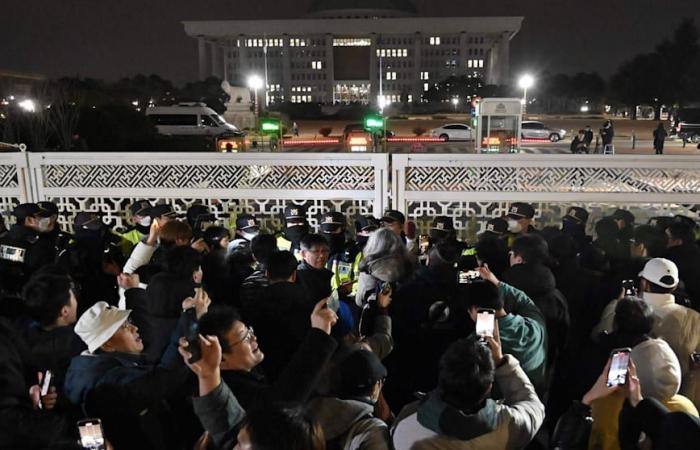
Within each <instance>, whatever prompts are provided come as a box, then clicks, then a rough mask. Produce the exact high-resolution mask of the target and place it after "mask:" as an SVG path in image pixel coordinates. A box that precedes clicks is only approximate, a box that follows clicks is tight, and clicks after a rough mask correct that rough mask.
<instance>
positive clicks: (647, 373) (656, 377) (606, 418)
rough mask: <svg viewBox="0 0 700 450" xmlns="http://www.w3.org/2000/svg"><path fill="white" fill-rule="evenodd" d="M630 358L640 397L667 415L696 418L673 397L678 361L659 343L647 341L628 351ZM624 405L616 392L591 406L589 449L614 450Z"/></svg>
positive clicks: (678, 380) (686, 404)
mask: <svg viewBox="0 0 700 450" xmlns="http://www.w3.org/2000/svg"><path fill="white" fill-rule="evenodd" d="M631 358H632V360H633V361H635V364H636V366H637V376H638V377H639V384H640V386H641V388H642V397H644V398H654V399H656V400H658V401H660V402H661V403H663V404H664V405H665V406H666V407H667V408H668V409H669V410H671V411H681V412H685V413H688V414H690V415H693V416H695V417H698V411H697V409H696V408H695V407H694V406H693V404H692V402H691V401H690V400H688V399H687V398H685V397H683V396H682V395H677V393H678V390H679V389H680V386H681V369H680V365H679V362H678V358H676V355H675V354H674V353H673V350H671V347H669V345H668V344H667V343H666V342H665V341H664V340H662V339H647V340H645V341H643V342H641V343H639V344H637V345H635V346H634V347H633V348H632V353H631ZM624 403H625V394H624V392H621V391H618V392H615V393H613V394H612V395H610V396H608V397H603V398H600V399H598V400H595V401H594V402H593V403H592V404H591V411H592V417H593V427H592V429H591V436H590V442H589V448H596V449H598V448H600V449H603V450H617V449H619V448H620V442H619V438H618V436H619V422H618V417H619V416H620V412H621V411H622V407H623V405H624Z"/></svg>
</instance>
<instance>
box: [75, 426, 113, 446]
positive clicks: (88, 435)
mask: <svg viewBox="0 0 700 450" xmlns="http://www.w3.org/2000/svg"><path fill="white" fill-rule="evenodd" d="M78 433H80V446H81V447H82V448H85V449H90V450H104V449H105V448H106V447H105V437H104V434H103V433H102V421H101V420H100V419H85V420H79V421H78Z"/></svg>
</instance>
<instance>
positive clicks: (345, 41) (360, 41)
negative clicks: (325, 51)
mask: <svg viewBox="0 0 700 450" xmlns="http://www.w3.org/2000/svg"><path fill="white" fill-rule="evenodd" d="M370 45H372V40H371V39H369V38H340V39H333V47H369V46H370Z"/></svg>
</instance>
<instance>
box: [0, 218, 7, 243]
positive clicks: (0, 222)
mask: <svg viewBox="0 0 700 450" xmlns="http://www.w3.org/2000/svg"><path fill="white" fill-rule="evenodd" d="M6 234H7V227H6V226H5V218H4V217H3V216H2V215H0V239H2V238H3V236H5V235H6Z"/></svg>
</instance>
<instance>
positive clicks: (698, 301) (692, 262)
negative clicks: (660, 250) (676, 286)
mask: <svg viewBox="0 0 700 450" xmlns="http://www.w3.org/2000/svg"><path fill="white" fill-rule="evenodd" d="M664 258H666V259H670V260H671V261H673V262H674V263H675V264H676V266H678V276H679V278H680V279H681V281H683V284H684V285H685V290H686V292H687V293H688V295H689V296H690V299H691V301H692V304H693V307H694V308H695V310H696V311H698V310H700V248H698V246H697V245H695V243H690V244H683V245H679V246H676V247H671V248H669V249H668V250H667V251H666V254H665V255H664Z"/></svg>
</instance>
